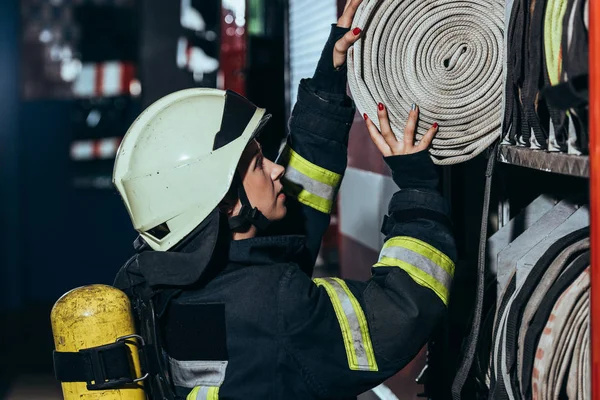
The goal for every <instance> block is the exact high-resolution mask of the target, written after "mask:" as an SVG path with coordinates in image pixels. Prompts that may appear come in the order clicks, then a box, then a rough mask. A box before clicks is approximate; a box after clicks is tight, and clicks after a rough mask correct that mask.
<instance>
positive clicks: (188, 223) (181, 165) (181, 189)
mask: <svg viewBox="0 0 600 400" xmlns="http://www.w3.org/2000/svg"><path fill="white" fill-rule="evenodd" d="M268 119H269V116H268V115H265V110H264V109H262V108H258V107H256V106H255V105H254V104H252V103H250V102H249V101H248V100H246V99H245V98H243V97H242V96H240V95H238V94H236V93H234V92H231V91H222V90H216V89H203V88H202V89H201V88H198V89H186V90H181V91H179V92H175V93H172V94H170V95H168V96H165V97H163V98H162V99H160V100H158V101H157V102H155V103H154V104H152V105H151V106H150V107H148V108H147V109H146V110H145V111H144V112H143V113H142V114H141V115H140V116H139V117H138V118H137V119H136V120H135V122H134V123H133V124H132V125H131V127H130V128H129V130H128V131H127V134H126V135H125V137H124V139H123V142H122V143H121V146H120V147H119V151H118V153H117V157H116V160H115V168H114V173H113V183H114V185H115V186H116V187H117V190H118V191H119V193H120V194H121V197H122V198H123V201H124V202H125V206H126V207H127V211H128V212H129V216H130V217H131V221H132V223H133V227H134V228H135V230H137V231H138V232H139V233H140V235H141V236H142V238H143V239H144V240H145V241H146V242H147V243H148V244H149V245H150V247H151V248H153V249H154V250H160V251H166V250H168V249H170V248H172V247H173V246H174V245H175V244H177V243H178V242H180V241H181V240H182V239H183V238H184V237H185V236H186V235H188V234H189V233H190V232H192V231H193V230H194V228H196V227H197V226H198V225H199V224H200V223H201V222H202V221H203V220H204V219H205V218H206V217H207V216H208V215H209V214H210V213H211V212H212V211H213V210H214V209H215V207H217V205H218V204H219V202H221V200H222V199H223V197H224V196H225V195H226V194H227V191H228V190H229V187H230V186H231V183H232V180H233V178H234V175H236V167H237V164H238V162H239V160H240V157H241V155H242V153H243V151H244V149H245V147H246V145H247V144H248V143H249V142H250V141H251V140H252V139H253V138H254V137H255V135H256V134H257V132H258V131H259V130H260V128H261V127H262V126H263V124H264V123H265V122H266V121H267V120H268Z"/></svg>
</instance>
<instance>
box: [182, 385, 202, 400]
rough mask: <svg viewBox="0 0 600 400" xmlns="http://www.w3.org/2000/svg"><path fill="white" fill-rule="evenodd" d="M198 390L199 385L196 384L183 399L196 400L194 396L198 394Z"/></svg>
mask: <svg viewBox="0 0 600 400" xmlns="http://www.w3.org/2000/svg"><path fill="white" fill-rule="evenodd" d="M199 391H200V386H196V387H195V388H193V389H192V391H191V392H190V393H189V394H188V395H187V397H186V398H185V399H186V400H196V397H197V396H198V392H199Z"/></svg>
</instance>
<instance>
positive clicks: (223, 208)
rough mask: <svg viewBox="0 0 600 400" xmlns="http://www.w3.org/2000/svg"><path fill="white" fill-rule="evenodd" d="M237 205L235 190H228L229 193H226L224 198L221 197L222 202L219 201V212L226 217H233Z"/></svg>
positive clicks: (237, 199)
mask: <svg viewBox="0 0 600 400" xmlns="http://www.w3.org/2000/svg"><path fill="white" fill-rule="evenodd" d="M238 203H239V198H238V196H237V193H236V190H235V189H232V188H229V191H228V192H227V194H226V195H225V197H223V200H221V202H220V203H219V206H218V207H219V211H220V212H221V213H222V214H225V215H227V217H231V216H233V212H234V211H235V208H236V206H237V204H238Z"/></svg>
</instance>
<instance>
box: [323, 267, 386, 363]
mask: <svg viewBox="0 0 600 400" xmlns="http://www.w3.org/2000/svg"><path fill="white" fill-rule="evenodd" d="M314 282H315V284H316V285H317V286H323V287H324V288H325V290H326V291H327V294H328V295H329V298H330V299H331V302H332V304H333V307H334V310H335V312H336V316H337V318H338V322H339V323H340V329H341V330H342V336H343V338H344V347H345V348H346V355H347V357H348V365H349V367H350V369H352V370H356V371H377V370H378V368H377V362H376V361H375V353H374V351H373V346H372V344H371V337H370V334H369V327H368V324H367V320H366V318H365V315H364V312H363V311H362V308H361V307H360V303H358V301H357V300H356V298H355V297H354V295H353V294H352V292H351V291H350V289H349V288H348V287H347V286H346V284H345V282H344V281H343V280H341V279H339V278H317V279H315V280H314Z"/></svg>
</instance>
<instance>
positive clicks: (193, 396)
mask: <svg viewBox="0 0 600 400" xmlns="http://www.w3.org/2000/svg"><path fill="white" fill-rule="evenodd" d="M186 400H219V387H218V386H196V387H195V388H193V389H192V391H191V392H190V393H189V394H188V395H187V397H186Z"/></svg>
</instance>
